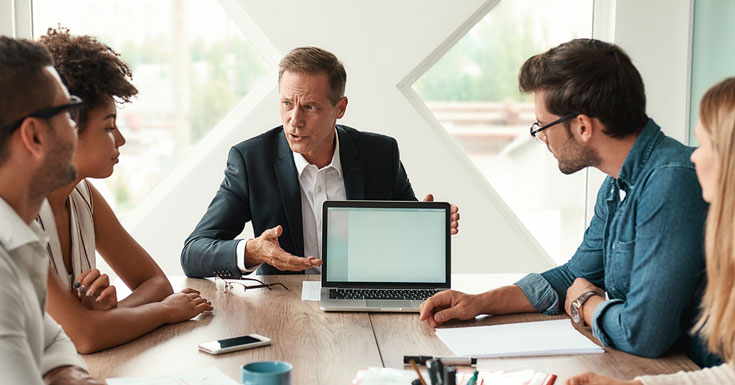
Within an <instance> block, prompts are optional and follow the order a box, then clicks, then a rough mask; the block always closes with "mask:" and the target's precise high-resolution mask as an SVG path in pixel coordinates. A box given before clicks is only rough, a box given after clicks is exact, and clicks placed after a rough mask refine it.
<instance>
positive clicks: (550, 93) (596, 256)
mask: <svg viewBox="0 0 735 385" xmlns="http://www.w3.org/2000/svg"><path fill="white" fill-rule="evenodd" d="M519 82H520V88H521V90H522V91H523V92H527V93H530V92H533V93H534V105H535V113H536V119H537V121H536V122H535V123H533V124H532V125H531V129H530V133H531V136H533V137H535V138H536V139H538V140H539V141H540V142H542V143H544V144H546V146H547V148H548V149H549V151H551V153H552V154H553V155H554V157H556V159H557V160H558V163H559V169H560V170H561V172H563V173H564V174H572V173H575V172H577V171H579V170H581V169H583V168H585V167H595V168H597V169H599V170H600V171H602V172H604V173H605V174H607V175H608V177H607V178H606V179H605V181H604V183H603V184H602V187H601V188H600V190H599V192H598V194H597V202H596V204H595V215H594V217H593V218H592V221H591V223H590V225H589V227H588V228H587V230H586V232H585V234H584V239H583V241H582V244H581V245H580V246H579V248H578V249H577V251H576V253H575V254H574V255H573V256H572V258H571V259H570V260H569V262H567V263H566V264H564V265H562V266H559V267H557V268H554V269H551V270H549V271H546V272H543V273H541V274H529V275H528V276H526V277H524V278H523V279H521V280H520V281H518V282H516V283H515V284H514V285H511V286H506V287H502V288H499V289H496V290H491V291H488V292H485V293H482V294H479V295H468V294H464V293H460V292H457V291H451V290H450V291H445V292H441V293H438V294H436V295H435V296H434V297H432V298H430V299H428V300H426V301H425V302H424V303H423V304H422V306H421V316H420V317H421V319H422V320H425V321H426V322H428V323H429V324H430V325H432V326H436V325H437V324H440V323H443V322H446V321H448V320H450V319H460V320H467V319H471V318H473V317H475V316H476V315H478V314H483V313H485V314H503V313H520V312H534V311H535V312H543V313H545V314H559V313H562V312H563V311H566V312H567V313H568V314H569V315H570V317H571V318H572V320H573V321H574V322H575V323H576V324H577V325H579V326H585V325H589V326H591V328H592V334H593V335H594V336H595V337H596V338H597V339H598V340H600V342H602V343H603V344H604V345H606V346H612V347H615V348H616V349H619V350H623V351H626V352H629V353H632V354H635V355H640V356H645V357H658V356H661V355H662V354H663V353H664V352H665V351H666V350H668V349H669V348H670V347H671V346H672V345H674V344H675V343H677V342H679V343H680V344H681V347H682V348H684V349H685V350H686V351H687V353H688V354H689V355H690V357H691V358H692V359H694V360H695V361H696V362H698V363H699V364H705V365H711V364H713V363H715V362H716V360H715V361H707V359H706V358H705V357H704V356H703V355H702V354H701V351H700V350H698V348H700V347H701V346H700V345H699V344H698V341H697V340H696V339H695V338H692V337H690V336H689V335H688V331H689V330H690V329H691V325H692V321H693V318H694V316H695V315H696V310H697V305H698V303H699V299H700V298H699V295H698V294H697V289H698V288H699V286H700V285H701V283H702V277H703V269H704V259H703V258H704V257H703V254H702V251H703V249H702V241H703V229H704V219H705V216H706V208H707V206H706V204H705V203H704V201H703V200H702V193H701V189H700V186H699V183H698V182H697V176H696V174H695V170H694V166H693V165H692V163H691V162H690V160H689V157H690V155H691V153H692V149H691V148H689V147H686V146H684V145H682V144H681V143H679V142H677V141H676V140H674V139H672V138H669V137H667V136H665V135H664V134H663V133H662V132H661V129H660V128H659V127H658V125H656V123H654V121H653V120H652V119H650V118H648V116H647V115H646V98H645V93H644V87H643V81H642V79H641V76H640V74H639V73H638V71H637V70H636V68H635V67H634V66H633V64H632V62H631V61H630V58H629V57H628V56H627V55H626V54H625V52H623V51H622V50H621V49H620V48H619V47H617V46H615V45H613V44H609V43H605V42H601V41H597V40H591V39H577V40H572V41H570V42H567V43H564V44H561V45H559V46H557V47H555V48H552V49H550V50H549V51H547V52H545V53H543V54H539V55H536V56H533V57H531V58H530V59H528V60H527V61H526V63H525V64H524V65H523V67H522V68H521V71H520V75H519Z"/></svg>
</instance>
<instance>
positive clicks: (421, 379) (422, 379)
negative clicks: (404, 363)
mask: <svg viewBox="0 0 735 385" xmlns="http://www.w3.org/2000/svg"><path fill="white" fill-rule="evenodd" d="M409 363H410V364H411V368H413V370H415V371H416V374H418V375H419V381H420V382H421V385H426V381H424V377H422V376H421V372H419V368H418V367H417V366H416V361H414V360H411V361H409Z"/></svg>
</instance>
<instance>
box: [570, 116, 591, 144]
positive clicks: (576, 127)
mask: <svg viewBox="0 0 735 385" xmlns="http://www.w3.org/2000/svg"><path fill="white" fill-rule="evenodd" d="M572 131H574V134H575V135H574V136H576V137H577V138H579V140H580V141H582V142H585V143H586V142H589V141H590V140H591V139H592V136H593V135H594V134H595V132H594V131H595V126H593V122H592V118H590V117H589V116H587V115H585V114H579V115H577V116H576V117H575V118H574V120H572Z"/></svg>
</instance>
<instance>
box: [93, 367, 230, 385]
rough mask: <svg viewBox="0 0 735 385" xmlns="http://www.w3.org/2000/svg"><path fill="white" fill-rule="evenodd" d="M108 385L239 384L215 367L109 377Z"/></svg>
mask: <svg viewBox="0 0 735 385" xmlns="http://www.w3.org/2000/svg"><path fill="white" fill-rule="evenodd" d="M107 385H238V382H237V381H235V380H233V379H232V378H230V377H228V376H227V375H225V374H224V373H222V372H221V371H220V370H219V369H217V368H215V367H210V368H207V369H202V370H198V371H196V372H190V373H186V374H177V375H173V376H152V377H127V378H108V379H107Z"/></svg>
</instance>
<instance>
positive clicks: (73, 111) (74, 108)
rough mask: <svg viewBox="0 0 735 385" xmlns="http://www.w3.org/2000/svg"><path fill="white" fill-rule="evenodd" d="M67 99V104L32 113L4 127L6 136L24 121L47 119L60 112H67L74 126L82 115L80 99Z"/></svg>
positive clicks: (73, 97)
mask: <svg viewBox="0 0 735 385" xmlns="http://www.w3.org/2000/svg"><path fill="white" fill-rule="evenodd" d="M69 99H70V101H69V103H67V104H62V105H60V106H56V107H49V108H44V109H42V110H38V111H36V112H32V113H30V114H28V115H26V116H24V117H22V118H20V119H18V120H17V121H16V122H15V123H12V124H10V125H8V126H7V127H6V130H4V131H6V132H7V134H6V135H10V134H12V133H13V131H15V130H17V129H18V127H20V125H21V124H23V121H25V120H26V119H28V118H43V119H48V118H51V117H54V116H55V115H57V114H60V113H62V112H68V113H69V117H70V118H71V120H73V121H74V123H75V124H76V123H78V122H79V116H80V115H81V113H82V99H81V98H79V97H77V96H74V95H72V96H71V97H70V98H69Z"/></svg>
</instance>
